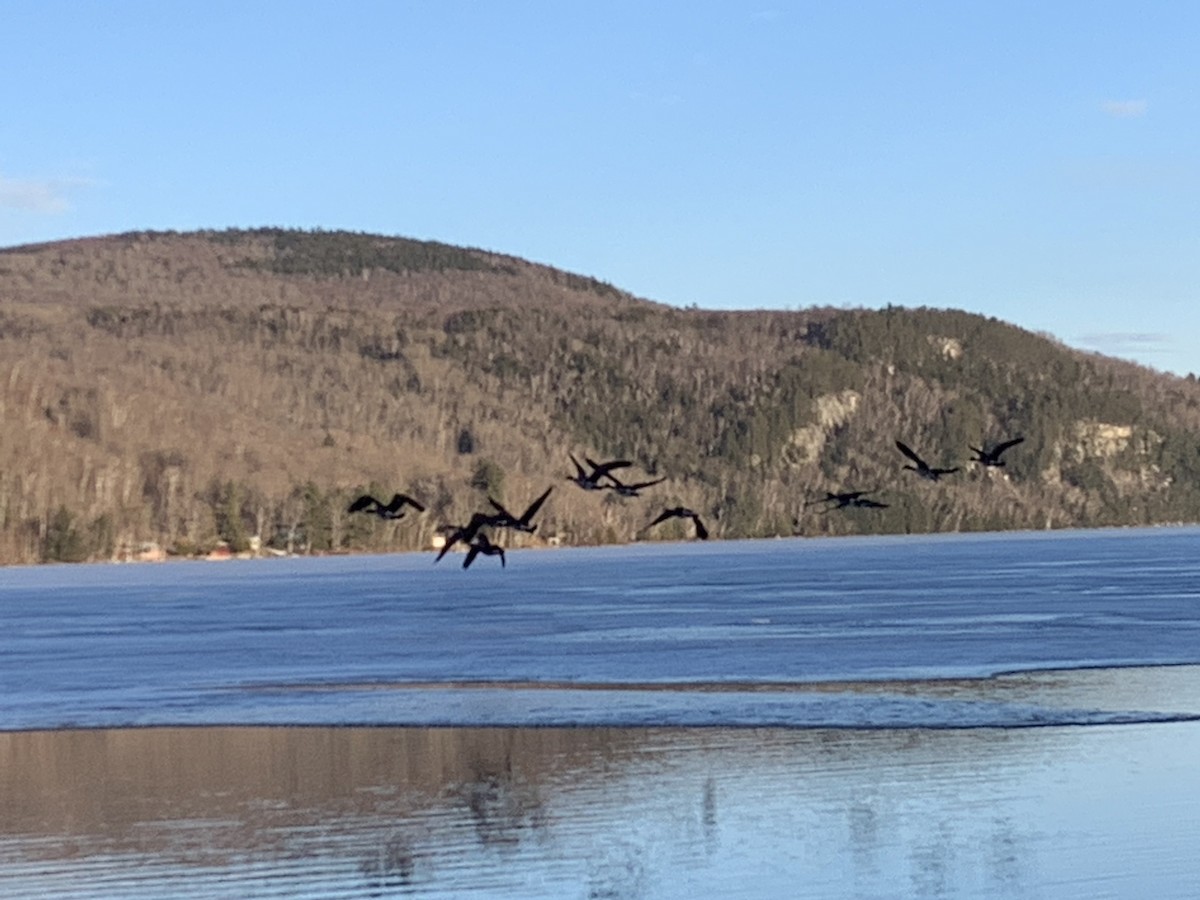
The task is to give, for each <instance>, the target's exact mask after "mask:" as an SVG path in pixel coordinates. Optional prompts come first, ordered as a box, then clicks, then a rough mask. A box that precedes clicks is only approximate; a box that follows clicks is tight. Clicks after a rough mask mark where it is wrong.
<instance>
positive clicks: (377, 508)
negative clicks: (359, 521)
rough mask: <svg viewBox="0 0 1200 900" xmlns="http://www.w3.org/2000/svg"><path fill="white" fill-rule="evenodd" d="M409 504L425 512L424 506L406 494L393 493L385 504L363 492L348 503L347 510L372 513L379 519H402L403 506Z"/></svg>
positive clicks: (418, 510)
mask: <svg viewBox="0 0 1200 900" xmlns="http://www.w3.org/2000/svg"><path fill="white" fill-rule="evenodd" d="M406 506H411V507H412V508H413V509H415V510H416V511H417V512H425V507H424V506H422V505H421V504H420V503H418V502H417V501H416V500H414V499H413V498H412V497H410V496H408V494H394V495H393V496H392V499H391V501H389V502H388V503H387V504H386V505H385V504H383V503H380V502H379V501H378V500H376V499H375V498H374V497H372V496H371V495H370V494H363V495H362V496H361V497H359V498H358V499H357V500H355V501H354V502H353V503H351V504H350V508H349V509H348V510H347V512H352V513H356V512H365V513H374V514H375V515H377V516H379V518H381V519H403V518H404V512H405V510H404V507H406Z"/></svg>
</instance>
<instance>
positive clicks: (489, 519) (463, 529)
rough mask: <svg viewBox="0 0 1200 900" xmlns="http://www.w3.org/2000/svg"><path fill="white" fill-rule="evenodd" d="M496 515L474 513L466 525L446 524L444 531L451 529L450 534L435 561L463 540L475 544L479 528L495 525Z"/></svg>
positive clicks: (439, 560) (438, 560) (439, 559)
mask: <svg viewBox="0 0 1200 900" xmlns="http://www.w3.org/2000/svg"><path fill="white" fill-rule="evenodd" d="M495 524H496V516H489V515H488V514H487V513H480V512H477V513H474V514H473V515H472V516H471V520H470V521H469V522H467V524H466V525H446V526H443V527H442V529H440V530H442V531H449V532H450V536H449V537H447V538H446V543H445V544H443V545H442V549H441V550H440V551H438V555H437V559H435V560H434V562H435V563H436V562H441V559H442V557H443V556H445V555H446V554H447V553H449V552H450V548H451V547H453V546H454V545H455V544H457V543H458V542H459V541H462V542H463V543H465V544H473V543H474V541H475V538H476V537H477V536H478V535H479V529H480V528H483V527H484V526H485V525H495Z"/></svg>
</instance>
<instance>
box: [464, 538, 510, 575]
mask: <svg viewBox="0 0 1200 900" xmlns="http://www.w3.org/2000/svg"><path fill="white" fill-rule="evenodd" d="M470 546H471V549H470V550H468V551H467V558H466V559H464V560H463V568H464V569H466V568H469V567H470V565H471V563H473V562H475V557H477V556H478V555H479V554H480V553H482V554H483V555H484V556H499V557H500V568H502V569H503V568H504V567H505V562H504V548H503V547H501V546H500V545H499V544H493V543H492V542H491V541H489V540H488V536H487V535H486V534H484V533H483V532H480V533H479V534H477V535H475V539H474V540H473V541H471V545H470Z"/></svg>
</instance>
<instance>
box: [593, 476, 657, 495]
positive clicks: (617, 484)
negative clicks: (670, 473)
mask: <svg viewBox="0 0 1200 900" xmlns="http://www.w3.org/2000/svg"><path fill="white" fill-rule="evenodd" d="M607 477H608V480H609V481H610V482H612V484H605V485H601V487H606V488H608V489H609V490H610V491H613V492H614V493H617V494H620V495H621V496H622V497H640V496H642V491H643V490H645V489H646V488H648V487H653V486H654V485H656V484H662V483H663V482H664V481H666V480H667V476H666V475H664V476H663V477H662V478H655V479H654V480H653V481H639V482H636V483H635V484H625V483H624V482H623V481H621V480H620V479H618V478H617V477H616V476H615V475H613V474H612V473H611V472H609V473H608V476H607Z"/></svg>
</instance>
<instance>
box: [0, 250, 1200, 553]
mask: <svg viewBox="0 0 1200 900" xmlns="http://www.w3.org/2000/svg"><path fill="white" fill-rule="evenodd" d="M0 365H2V368H0V420H2V422H3V434H4V439H3V441H2V442H0V561H3V562H28V561H36V560H44V559H83V558H109V557H111V556H113V555H114V554H115V553H117V552H118V551H119V549H120V548H121V547H122V546H135V545H138V544H140V543H142V542H146V541H155V542H158V543H159V544H161V545H163V546H166V547H170V548H173V549H176V550H178V551H180V552H192V551H195V550H202V549H205V548H208V547H210V546H212V545H213V544H214V543H215V542H216V541H217V540H219V539H224V540H226V541H227V542H229V543H231V544H232V545H233V546H234V547H235V548H236V547H240V546H243V545H244V544H245V543H246V542H247V540H248V539H249V537H250V536H253V535H259V536H261V538H262V540H263V542H265V543H266V544H270V545H273V546H278V547H283V546H291V547H293V548H301V549H310V550H313V551H329V550H343V549H376V550H378V549H401V548H418V547H425V546H428V545H429V542H430V540H431V539H432V537H433V535H434V533H435V529H436V527H437V526H438V525H439V524H443V523H447V522H461V521H465V520H466V518H468V517H469V516H470V513H471V512H472V511H473V510H476V509H483V508H485V506H486V496H487V494H488V493H491V494H492V495H493V496H496V497H497V498H498V499H502V500H503V501H504V502H506V503H507V504H508V505H510V506H512V507H521V508H523V506H524V504H525V503H527V502H528V501H529V500H530V499H532V498H533V497H534V496H536V495H537V494H539V493H541V492H542V491H543V490H544V489H545V488H546V487H548V486H551V485H554V486H555V491H554V493H553V494H552V495H551V497H550V499H549V500H548V502H547V503H546V506H545V508H544V509H543V510H542V512H541V513H540V515H539V522H540V523H541V528H540V530H539V533H538V537H539V538H541V537H542V536H552V537H557V538H559V539H561V540H562V541H563V542H568V543H593V542H601V541H622V540H628V539H632V538H634V537H639V536H645V535H644V534H643V533H642V531H641V529H642V528H643V526H645V524H646V523H647V522H648V521H649V520H650V518H652V517H653V516H654V515H655V514H656V513H657V512H658V511H659V510H660V509H661V508H662V507H663V506H664V505H677V504H680V503H682V504H686V505H688V506H690V507H692V508H693V509H695V510H697V511H699V512H700V513H701V514H702V515H703V516H705V518H706V520H707V521H708V522H709V524H710V528H711V530H712V531H713V533H714V535H715V536H717V537H726V538H729V537H744V536H766V535H776V534H782V535H788V534H792V533H793V532H794V531H797V530H798V531H799V532H800V533H804V534H826V533H834V534H838V533H858V532H916V531H930V530H967V529H1004V528H1043V527H1066V526H1073V525H1102V524H1104V525H1115V524H1144V523H1155V522H1177V521H1195V520H1196V519H1197V518H1200V454H1198V453H1197V446H1196V443H1195V441H1194V437H1193V436H1194V435H1195V433H1196V432H1197V430H1198V428H1200V388H1198V387H1197V385H1196V384H1195V382H1194V380H1192V379H1186V380H1185V379H1179V378H1174V377H1172V376H1167V375H1162V374H1159V373H1155V372H1153V371H1150V370H1147V369H1143V368H1140V367H1137V366H1134V365H1132V364H1128V363H1123V362H1119V361H1116V360H1111V359H1107V358H1104V357H1100V356H1096V355H1091V354H1084V353H1080V352H1078V351H1074V350H1071V349H1069V348H1066V347H1064V346H1062V345H1061V344H1059V343H1057V342H1054V341H1052V340H1049V339H1046V338H1044V337H1041V336H1038V335H1035V334H1031V333H1029V332H1026V331H1023V330H1021V329H1019V328H1016V327H1013V326H1011V325H1007V324H1005V323H1002V322H999V321H996V320H993V319H986V318H982V317H979V316H974V315H969V314H966V313H961V312H954V311H937V310H925V309H921V310H901V309H888V310H883V311H878V312H869V311H861V310H853V311H847V310H832V309H811V310H805V311H800V312H737V313H733V312H706V311H700V310H680V309H674V308H670V307H666V306H662V305H658V304H654V303H650V302H648V301H644V300H639V299H637V298H635V297H632V296H630V295H629V294H626V293H624V292H622V291H620V290H618V289H616V288H614V287H612V286H611V285H608V284H605V283H603V282H600V281H597V280H595V279H591V278H585V277H580V276H577V275H571V274H568V273H564V272H560V271H557V270H554V269H551V268H548V267H545V266H538V265H534V264H531V263H528V262H525V261H523V260H519V259H515V258H512V257H505V256H500V255H497V254H493V253H487V252H484V251H479V250H470V249H464V248H459V247H450V246H446V245H441V244H434V243H428V242H419V241H412V240H406V239H401V238H383V237H377V236H371V235H359V234H348V233H341V232H294V231H278V230H260V231H226V232H201V233H190V234H171V233H139V234H129V235H120V236H115V237H106V238H94V239H84V240H78V241H68V242H61V243H55V244H46V245H37V246H30V247H18V248H11V249H8V250H3V251H0ZM1014 434H1023V435H1025V436H1026V438H1027V440H1026V441H1025V443H1023V444H1022V445H1020V446H1019V447H1016V448H1014V449H1013V450H1011V451H1010V452H1009V454H1008V455H1007V457H1006V459H1007V460H1008V465H1007V466H1006V467H1005V468H1003V469H998V470H996V469H993V470H983V469H982V468H981V467H978V466H973V464H969V463H967V459H968V456H969V451H968V449H967V448H968V446H979V445H980V442H989V443H990V442H994V441H997V440H1001V439H1003V438H1005V437H1007V436H1010V435H1014ZM897 439H899V440H903V441H904V442H905V443H907V444H909V445H911V446H912V447H914V448H916V449H917V450H918V451H919V452H921V453H922V454H923V455H924V456H925V457H926V458H927V459H929V460H930V462H932V463H936V464H941V463H953V464H957V465H960V466H962V467H963V471H961V472H959V473H956V474H955V475H953V476H948V477H947V478H945V479H943V480H942V481H940V482H938V483H930V482H926V481H923V480H921V479H919V478H916V477H915V476H914V475H913V473H911V472H906V471H904V470H903V469H902V465H903V464H904V462H905V460H904V458H903V457H902V456H901V455H900V454H899V452H898V451H897V450H896V448H895V446H894V441H895V440H897ZM572 452H573V453H575V454H576V456H582V455H584V454H586V455H588V456H591V457H593V458H600V457H607V458H613V457H618V456H621V457H626V458H629V459H631V460H633V461H634V462H635V466H633V467H631V468H630V469H629V470H627V471H629V472H630V473H631V474H630V476H629V477H630V478H631V479H634V480H638V479H643V477H644V479H649V478H651V477H656V476H667V481H665V482H663V483H662V484H660V485H657V486H655V487H653V488H650V489H649V490H648V491H647V492H646V494H645V496H643V497H640V498H633V499H623V498H621V497H618V496H616V495H615V494H614V493H612V492H609V491H605V492H600V493H596V492H584V491H580V490H579V489H577V488H575V487H574V486H572V485H570V484H568V483H567V482H566V481H565V476H567V475H570V474H572V472H573V469H572V466H571V462H570V459H569V457H568V453H572ZM972 466H973V467H972ZM856 488H857V489H871V490H874V491H876V493H875V494H873V495H872V496H874V497H876V498H878V499H879V500H881V501H883V502H886V503H887V504H888V506H887V508H886V509H846V510H837V511H833V512H824V511H823V507H822V505H820V504H817V505H806V503H807V501H809V500H811V499H813V498H815V497H820V496H823V494H824V492H825V491H839V490H846V489H856ZM365 489H369V490H371V491H373V492H376V493H381V494H386V495H387V496H390V495H391V493H392V492H393V491H394V490H403V491H406V492H408V493H411V494H414V495H416V496H418V497H421V498H422V499H423V500H424V501H425V502H426V503H427V505H428V506H429V507H430V508H429V511H428V512H427V513H425V514H424V515H422V516H418V517H413V516H410V517H408V518H406V519H405V520H403V521H401V522H398V523H382V522H379V521H378V520H375V519H372V518H366V517H360V516H354V517H350V516H347V515H346V512H345V508H346V505H347V503H348V500H349V499H350V498H351V497H352V496H354V495H356V494H357V493H358V492H360V491H362V490H365ZM685 534H686V532H685V530H684V528H683V525H682V524H674V523H672V524H667V525H664V526H661V527H660V528H656V529H655V531H654V532H653V533H652V535H651V536H653V537H666V538H670V537H682V536H684V535H685ZM522 540H526V541H528V540H532V539H530V538H523V539H522Z"/></svg>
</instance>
